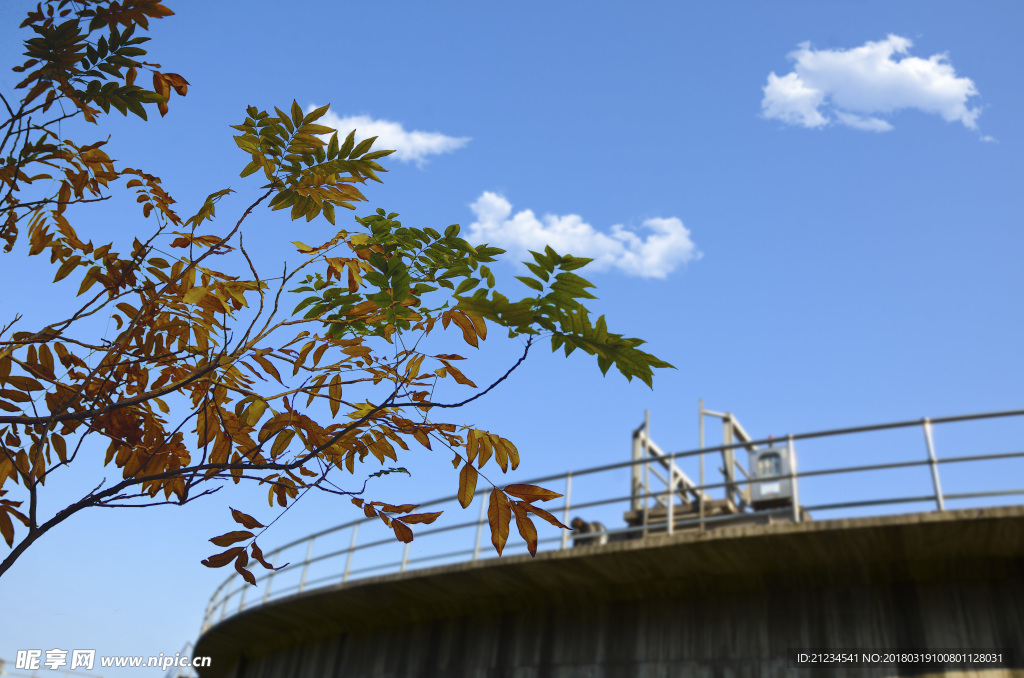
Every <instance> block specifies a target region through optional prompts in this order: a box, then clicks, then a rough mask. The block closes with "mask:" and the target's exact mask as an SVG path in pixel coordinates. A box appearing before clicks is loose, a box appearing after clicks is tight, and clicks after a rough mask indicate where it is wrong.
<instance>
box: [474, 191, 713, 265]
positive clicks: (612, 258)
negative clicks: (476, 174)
mask: <svg viewBox="0 0 1024 678" xmlns="http://www.w3.org/2000/svg"><path fill="white" fill-rule="evenodd" d="M470 209H472V210H473V212H474V213H475V214H476V221H474V222H473V223H472V224H470V225H469V229H470V232H471V234H472V236H473V238H474V239H475V240H478V241H480V242H486V243H487V244H489V245H494V246H496V247H501V248H503V249H506V250H508V251H509V254H510V255H511V256H513V257H516V258H517V260H520V261H533V258H532V257H531V256H530V255H529V253H528V252H529V251H530V250H533V251H535V252H543V251H544V246H545V245H550V246H551V247H552V248H553V249H554V250H555V251H556V252H558V253H559V254H572V255H573V256H577V257H588V258H592V259H594V261H593V263H591V264H590V265H589V266H588V267H587V270H593V271H602V270H607V269H609V268H618V269H619V270H621V271H623V272H624V273H626V274H627V275H634V276H639V277H641V278H665V277H666V276H668V274H669V273H671V272H672V271H674V270H675V269H676V268H678V267H679V266H681V265H682V264H685V263H687V262H688V261H692V260H695V259H699V258H700V256H701V254H700V252H698V251H697V248H696V246H695V245H694V244H693V241H692V240H690V231H689V230H688V229H687V228H686V227H685V226H683V222H682V221H680V220H679V219H677V218H676V217H669V218H667V219H666V218H653V219H647V220H645V221H644V222H643V227H644V229H645V230H647V231H649V233H647V234H646V237H641V236H640V235H638V234H637V233H634V232H633V231H631V230H629V229H628V228H626V227H625V226H622V225H620V224H616V225H614V226H612V228H611V233H610V234H606V233H601V232H600V231H597V230H596V229H595V228H594V227H593V226H591V225H590V224H588V223H586V222H585V221H583V218H582V217H580V216H579V215H576V214H567V215H565V216H557V215H553V214H545V215H544V216H543V218H541V219H538V218H537V217H536V216H534V214H533V211H532V210H522V211H520V212H517V213H516V214H514V215H513V214H512V204H511V203H510V202H509V201H508V200H506V199H505V197H504V196H501V195H498V194H497V193H491V192H490V191H484V193H483V194H482V195H481V196H480V197H479V198H477V200H476V202H474V203H473V204H472V205H470Z"/></svg>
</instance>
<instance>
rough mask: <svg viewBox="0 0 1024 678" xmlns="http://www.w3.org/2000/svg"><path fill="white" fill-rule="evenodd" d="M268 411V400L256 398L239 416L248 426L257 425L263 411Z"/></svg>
mask: <svg viewBox="0 0 1024 678" xmlns="http://www.w3.org/2000/svg"><path fill="white" fill-rule="evenodd" d="M266 411H267V402H266V401H265V400H254V401H252V402H251V403H249V406H248V407H246V408H245V411H244V412H242V416H241V417H239V419H240V420H241V422H242V423H243V424H244V425H246V426H256V424H257V423H258V422H259V420H260V418H261V417H262V416H263V413H264V412H266Z"/></svg>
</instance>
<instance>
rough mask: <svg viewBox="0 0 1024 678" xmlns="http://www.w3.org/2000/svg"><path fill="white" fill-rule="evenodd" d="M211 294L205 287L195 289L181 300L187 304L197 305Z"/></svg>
mask: <svg viewBox="0 0 1024 678" xmlns="http://www.w3.org/2000/svg"><path fill="white" fill-rule="evenodd" d="M209 293H210V291H209V290H208V289H206V288H205V287H193V288H192V289H190V290H189V291H188V292H186V293H185V296H183V297H182V298H181V300H182V301H183V302H185V303H186V304H197V303H199V301H200V300H202V299H203V297H205V296H206V295H207V294H209Z"/></svg>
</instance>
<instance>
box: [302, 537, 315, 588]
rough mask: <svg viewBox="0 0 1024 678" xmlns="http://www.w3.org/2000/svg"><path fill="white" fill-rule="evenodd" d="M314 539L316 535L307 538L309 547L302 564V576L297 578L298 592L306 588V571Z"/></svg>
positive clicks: (311, 555)
mask: <svg viewBox="0 0 1024 678" xmlns="http://www.w3.org/2000/svg"><path fill="white" fill-rule="evenodd" d="M314 541H316V537H310V538H309V548H307V549H306V562H305V563H303V564H302V578H301V579H299V593H302V589H304V588H306V573H307V572H309V560H310V558H312V557H313V542H314Z"/></svg>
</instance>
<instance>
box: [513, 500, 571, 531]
mask: <svg viewBox="0 0 1024 678" xmlns="http://www.w3.org/2000/svg"><path fill="white" fill-rule="evenodd" d="M523 508H524V509H526V510H527V511H529V512H530V513H536V514H537V515H538V516H540V517H541V518H543V519H544V520H546V521H548V522H549V523H551V524H552V525H554V526H555V527H561V528H563V529H566V530H568V529H569V528H568V527H567V526H565V525H563V524H562V522H561V521H560V520H559V519H558V518H556V517H554V516H553V515H551V514H550V513H548V512H547V511H545V510H544V509H542V508H537V507H536V506H534V505H533V504H527V503H523Z"/></svg>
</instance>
